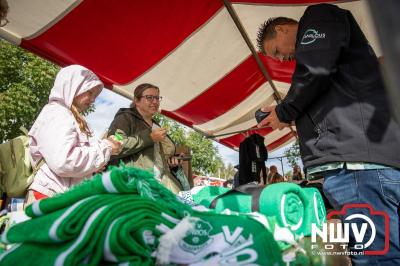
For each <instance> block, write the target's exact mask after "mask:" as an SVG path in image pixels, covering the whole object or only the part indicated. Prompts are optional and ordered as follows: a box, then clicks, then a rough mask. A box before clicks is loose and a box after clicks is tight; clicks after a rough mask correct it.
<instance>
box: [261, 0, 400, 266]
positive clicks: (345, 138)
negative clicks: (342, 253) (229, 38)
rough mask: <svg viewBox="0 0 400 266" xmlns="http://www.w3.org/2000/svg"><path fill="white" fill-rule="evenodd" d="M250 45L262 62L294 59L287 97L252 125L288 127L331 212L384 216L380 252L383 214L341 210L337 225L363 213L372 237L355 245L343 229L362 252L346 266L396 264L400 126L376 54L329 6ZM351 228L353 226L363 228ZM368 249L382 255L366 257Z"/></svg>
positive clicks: (269, 28) (273, 23)
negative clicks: (369, 208) (387, 232)
mask: <svg viewBox="0 0 400 266" xmlns="http://www.w3.org/2000/svg"><path fill="white" fill-rule="evenodd" d="M257 41H258V45H259V48H260V50H261V51H262V52H263V53H264V54H266V55H267V56H270V57H273V58H276V59H279V60H291V59H295V60H296V69H295V72H294V74H293V77H292V84H291V87H290V89H289V92H288V94H287V95H286V97H285V99H284V100H283V101H282V103H281V104H278V105H277V106H272V107H265V108H263V111H267V112H271V114H270V115H269V116H268V117H267V118H266V119H264V120H263V121H262V122H261V123H260V124H259V126H265V125H270V126H271V127H272V128H274V129H276V128H279V129H282V128H283V127H285V126H287V125H288V124H290V123H292V122H295V124H296V128H297V132H298V135H299V140H300V152H301V156H302V160H303V163H304V166H305V168H306V170H307V173H308V174H311V175H312V174H315V175H323V176H324V177H325V181H324V192H325V194H326V196H327V198H328V199H329V201H330V203H331V204H332V205H333V206H334V207H335V209H337V210H341V209H342V208H343V207H344V205H346V204H356V203H364V204H369V205H370V206H372V207H373V208H374V209H375V210H376V211H384V212H386V214H387V215H388V216H389V217H390V241H389V246H390V249H389V252H388V253H386V250H384V249H385V247H387V246H388V245H387V243H386V244H385V222H384V219H383V218H382V216H380V217H378V216H373V215H370V213H369V211H367V210H365V209H358V210H357V209H354V208H353V209H350V210H348V211H347V213H346V215H344V217H343V219H345V218H347V217H349V216H350V214H355V213H360V212H364V214H365V215H367V216H369V217H371V219H372V221H373V222H374V224H375V227H376V236H375V238H373V230H371V228H372V227H371V228H368V230H367V232H366V235H365V237H364V239H363V240H364V242H362V243H360V242H357V240H358V241H359V239H355V237H354V235H353V234H352V230H350V243H349V247H350V248H351V247H353V246H354V245H355V244H358V246H357V247H360V244H365V245H364V248H365V249H364V250H365V251H368V252H366V255H365V256H360V255H354V256H352V261H353V264H355V265H364V264H366V263H369V264H372V265H377V264H379V265H400V243H399V242H400V240H399V213H398V210H399V201H400V171H399V170H398V169H399V168H400V153H399V152H398V147H400V127H399V124H398V123H397V122H396V121H395V120H394V119H393V116H392V114H391V110H390V104H389V102H388V99H387V95H386V92H385V90H384V85H383V81H382V77H381V73H380V70H379V64H378V61H377V58H376V55H375V54H374V52H373V50H372V48H371V47H370V45H369V44H368V41H367V40H366V38H365V36H364V34H363V33H362V31H361V29H360V27H359V26H358V24H357V22H356V21H355V20H354V18H353V16H352V14H351V13H350V12H349V11H348V10H344V9H340V8H338V7H337V6H334V5H328V4H321V5H314V6H310V7H308V8H307V9H306V11H305V13H304V15H303V17H302V18H301V19H300V21H299V22H297V21H295V20H293V19H289V18H283V17H279V18H272V19H270V20H268V21H267V22H265V23H264V24H263V25H262V26H261V28H260V30H259V32H258V40H257ZM352 222H354V221H352ZM357 222H358V224H359V227H358V228H361V222H364V223H365V221H362V220H360V219H359V220H358V221H357ZM369 239H372V240H373V241H372V244H369V243H368V240H369ZM366 242H367V243H366ZM382 250H383V251H382ZM352 251H355V249H354V248H353V249H352ZM370 251H378V253H381V254H382V253H386V254H385V255H384V256H369V255H370V254H373V253H371V252H370Z"/></svg>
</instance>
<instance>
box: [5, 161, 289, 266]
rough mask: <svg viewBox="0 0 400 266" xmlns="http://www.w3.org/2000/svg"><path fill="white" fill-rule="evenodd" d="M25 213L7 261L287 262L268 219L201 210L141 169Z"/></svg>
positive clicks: (103, 178) (10, 235)
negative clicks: (28, 218) (187, 202)
mask: <svg viewBox="0 0 400 266" xmlns="http://www.w3.org/2000/svg"><path fill="white" fill-rule="evenodd" d="M26 212H27V213H28V214H29V215H30V216H31V217H32V219H31V220H28V221H25V222H23V223H20V224H16V225H14V226H12V227H11V228H10V229H9V230H8V231H7V232H6V233H5V234H3V235H2V241H3V242H5V243H15V244H14V245H13V246H12V248H11V249H9V250H7V251H6V252H4V253H2V254H1V255H0V264H2V265H55V264H56V265H78V264H79V265H82V264H85V265H99V264H110V263H115V264H121V263H125V264H126V265H154V263H155V256H157V259H158V260H161V261H162V260H164V262H165V261H169V262H168V263H184V262H182V260H184V261H185V260H186V262H188V261H190V263H200V264H202V265H207V264H208V262H209V260H210V259H212V261H216V262H221V263H222V262H230V264H231V265H232V264H237V263H239V262H243V261H245V262H246V261H247V262H249V263H250V262H254V263H257V264H260V265H281V264H282V260H281V254H280V250H279V246H278V245H277V243H276V242H275V241H274V239H273V237H272V235H271V233H270V232H269V231H268V229H270V228H272V227H271V226H272V225H271V224H270V223H268V222H265V220H263V219H264V218H259V217H258V218H257V217H255V216H254V215H239V214H236V215H222V214H216V213H214V212H197V211H194V210H193V209H192V208H191V207H190V206H188V205H185V204H183V203H182V202H181V201H179V200H178V199H177V198H176V196H175V195H174V194H173V193H172V192H170V191H169V190H167V189H166V188H164V187H163V186H162V185H161V184H160V183H159V182H158V181H157V180H155V179H154V178H153V177H152V175H149V173H148V172H146V171H142V170H139V169H132V168H125V167H120V168H114V169H112V171H111V173H106V174H103V175H97V176H95V177H94V179H93V180H91V181H87V182H84V183H83V184H81V185H79V186H76V187H74V188H72V189H71V190H70V191H68V192H66V193H63V194H60V195H58V196H56V197H53V198H48V199H44V200H41V201H39V202H37V203H34V204H32V205H31V206H29V207H28V209H27V210H26ZM187 221H190V222H187ZM179 225H180V226H179ZM182 225H183V226H182ZM182 227H183V229H182ZM187 228H193V230H194V231H193V230H192V231H190V232H191V233H189V234H186V232H188V230H187ZM174 230H175V231H178V232H181V233H180V234H173V233H171V232H174ZM271 230H272V229H271ZM182 232H183V234H182ZM179 236H181V237H179ZM163 239H164V240H163ZM168 239H169V240H168ZM176 243H178V244H177V245H176ZM174 248H178V249H183V250H185V252H186V253H182V254H180V253H175V252H174ZM216 252H219V253H218V254H217V253H216ZM173 254H175V255H173ZM179 254H180V255H179Z"/></svg>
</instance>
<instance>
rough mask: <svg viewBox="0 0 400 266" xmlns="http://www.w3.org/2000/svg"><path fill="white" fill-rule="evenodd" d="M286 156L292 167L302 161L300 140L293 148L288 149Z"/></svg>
mask: <svg viewBox="0 0 400 266" xmlns="http://www.w3.org/2000/svg"><path fill="white" fill-rule="evenodd" d="M284 154H285V156H286V157H287V160H288V161H289V164H290V165H291V166H292V167H294V166H295V165H296V164H298V162H299V161H300V160H301V157H300V146H299V140H296V142H294V143H293V145H292V146H290V147H289V148H288V149H286V150H285V152H284Z"/></svg>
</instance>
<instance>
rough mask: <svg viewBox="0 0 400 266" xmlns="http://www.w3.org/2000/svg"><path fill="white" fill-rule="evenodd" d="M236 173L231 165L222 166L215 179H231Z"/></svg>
mask: <svg viewBox="0 0 400 266" xmlns="http://www.w3.org/2000/svg"><path fill="white" fill-rule="evenodd" d="M236 172H237V170H236V168H235V167H234V165H232V164H231V163H228V164H227V165H225V164H222V166H221V167H220V168H219V170H218V176H217V177H219V178H222V179H225V180H229V179H233V176H234V175H235V173H236Z"/></svg>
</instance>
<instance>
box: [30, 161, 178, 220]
mask: <svg viewBox="0 0 400 266" xmlns="http://www.w3.org/2000/svg"><path fill="white" fill-rule="evenodd" d="M111 169H112V170H111V171H109V172H106V173H104V174H102V175H101V174H98V175H95V176H94V177H93V178H92V179H91V180H87V181H84V182H82V183H81V184H79V185H77V186H75V187H74V189H71V190H68V191H66V192H65V193H62V194H58V195H56V196H54V197H52V198H47V199H43V200H40V201H37V202H34V203H33V204H31V205H30V206H28V207H27V208H26V210H25V212H26V214H27V215H28V216H30V217H37V216H41V215H44V214H46V213H50V212H53V211H55V210H58V209H62V208H64V207H67V206H70V205H72V204H73V203H75V202H77V201H79V200H81V199H85V198H87V197H90V196H93V195H98V194H129V193H130V194H138V195H141V196H143V197H146V198H149V199H153V200H158V199H163V200H165V201H167V202H169V204H178V205H181V203H180V201H179V200H178V199H177V198H176V196H175V195H174V194H173V193H171V192H170V191H169V190H168V189H166V188H165V187H163V185H161V184H160V183H159V182H158V181H157V180H156V179H154V177H153V174H152V173H151V172H148V171H144V170H141V169H137V168H130V167H119V168H116V167H113V168H111Z"/></svg>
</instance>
